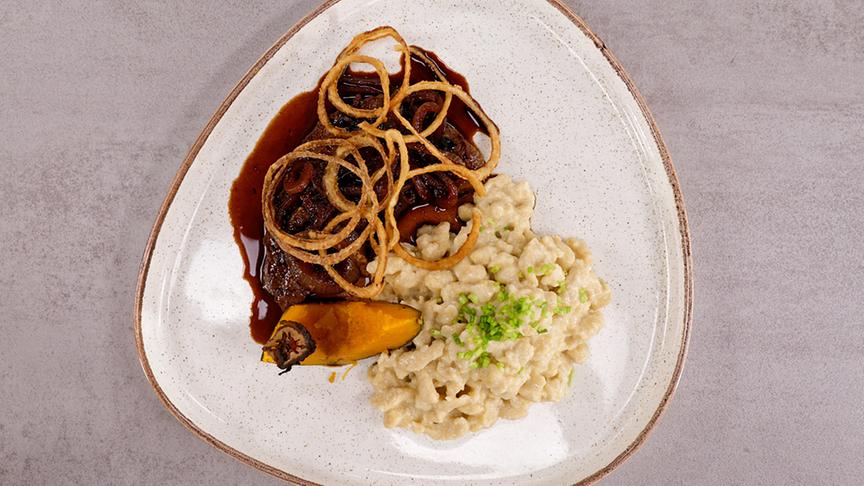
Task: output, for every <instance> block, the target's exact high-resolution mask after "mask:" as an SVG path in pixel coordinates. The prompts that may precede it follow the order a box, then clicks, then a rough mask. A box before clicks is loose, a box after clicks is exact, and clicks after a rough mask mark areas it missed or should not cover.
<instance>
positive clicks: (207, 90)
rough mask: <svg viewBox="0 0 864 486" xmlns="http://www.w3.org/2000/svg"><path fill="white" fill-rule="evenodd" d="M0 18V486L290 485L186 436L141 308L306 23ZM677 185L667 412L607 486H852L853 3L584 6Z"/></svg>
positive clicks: (182, 5) (856, 143) (98, 12)
mask: <svg viewBox="0 0 864 486" xmlns="http://www.w3.org/2000/svg"><path fill="white" fill-rule="evenodd" d="M59 3H60V2H47V1H42V2H23V1H11V2H10V1H9V0H2V1H0V249H2V253H0V255H2V257H0V332H2V334H0V356H2V358H0V361H2V366H0V484H4V485H5V484H10V485H14V484H160V485H174V484H176V485H181V484H182V485H194V484H201V485H205V484H206V485H210V484H262V485H263V484H272V485H276V484H280V482H279V481H277V480H276V479H273V478H271V477H269V476H267V475H265V474H263V473H260V472H258V471H256V470H254V469H252V468H249V467H247V466H244V465H242V464H240V463H239V462H237V461H235V460H233V459H231V458H230V457H228V456H227V455H225V454H222V453H220V452H218V451H216V450H215V449H212V448H211V447H210V446H208V445H206V444H205V443H203V442H202V441H200V440H198V439H196V438H195V437H194V436H193V435H192V434H190V433H189V432H187V431H186V430H185V429H184V428H183V427H182V426H181V425H180V424H179V423H178V422H177V421H176V420H175V419H174V418H173V417H172V416H171V415H170V414H169V413H168V412H167V411H166V410H164V409H163V407H162V405H160V403H159V402H158V400H157V398H156V396H155V394H154V393H153V392H152V391H151V389H150V386H149V385H148V383H147V381H146V379H145V377H144V375H143V373H142V372H141V369H140V366H139V364H138V360H137V357H136V353H135V347H134V342H133V337H132V323H131V316H132V301H133V295H134V287H135V277H136V273H137V270H138V264H139V261H140V256H141V253H142V250H143V248H144V243H145V241H146V238H147V234H148V232H149V229H150V225H151V223H152V221H153V218H154V215H155V214H156V211H157V208H158V207H159V204H160V203H161V201H162V198H163V196H164V193H165V192H166V190H167V188H168V186H169V183H170V181H171V178H172V177H173V174H174V172H175V169H176V168H177V166H178V165H179V163H180V161H181V160H182V158H183V157H184V155H185V153H186V151H187V149H188V148H189V146H190V145H191V144H192V142H193V140H194V139H195V137H196V136H197V134H198V132H199V131H200V130H201V128H202V127H203V126H204V124H205V123H206V121H207V120H208V118H209V117H210V115H211V114H212V112H213V111H214V110H215V109H216V107H217V106H218V105H219V103H220V102H221V100H222V99H223V98H224V97H225V95H226V94H227V93H228V92H229V90H230V89H231V88H232V87H233V85H234V83H235V82H236V81H237V80H238V79H239V78H240V77H241V76H242V75H243V73H244V72H245V71H246V69H248V67H249V66H250V65H251V64H252V63H253V62H254V60H255V59H257V57H258V56H259V55H260V54H261V53H262V52H263V51H264V50H265V49H266V48H267V47H269V46H270V45H271V43H272V42H273V41H274V40H275V39H277V38H278V37H279V36H280V35H281V33H282V32H283V31H285V30H287V29H288V28H289V27H290V25H291V24H293V23H294V22H295V21H296V20H297V19H299V18H300V17H301V16H302V15H303V14H304V13H305V12H307V11H308V10H309V9H310V8H311V7H312V6H313V5H314V4H315V3H316V2H314V1H309V0H305V1H292V2H237V1H233V2H218V3H216V2H188V1H187V2H164V3H157V2H137V1H118V2H103V1H98V2H87V1H71V2H62V3H63V5H59ZM573 6H574V7H575V8H576V11H577V12H578V13H579V14H581V15H582V16H583V17H584V18H585V19H586V20H587V22H588V23H589V25H591V26H592V27H593V28H594V30H595V31H596V32H597V33H598V34H599V35H600V36H601V37H602V38H603V39H604V40H605V41H606V43H607V44H608V45H609V46H610V47H611V48H612V50H613V51H614V52H615V53H616V55H617V56H618V57H619V58H620V59H621V61H622V62H623V64H624V66H625V67H626V68H627V69H628V70H629V72H630V73H631V75H632V76H633V78H634V79H635V80H636V83H637V85H638V86H639V87H640V89H641V90H642V93H643V94H644V95H645V97H646V98H647V100H648V103H649V105H650V106H651V108H652V110H653V112H654V114H655V115H656V117H657V120H658V122H659V124H660V127H661V130H662V131H663V133H664V135H665V137H666V140H667V142H668V144H669V148H670V150H671V152H672V155H673V158H674V160H675V163H676V165H677V168H678V174H679V176H680V178H681V182H682V186H683V189H684V194H685V199H686V202H687V209H688V211H689V214H690V223H691V229H692V234H693V253H694V258H695V273H696V275H695V277H696V296H697V301H696V309H695V319H694V327H693V336H692V340H691V347H690V353H689V358H688V362H687V366H686V368H685V372H684V376H683V379H682V382H681V385H680V388H679V390H678V393H677V395H676V397H675V399H674V400H673V401H672V403H671V405H670V407H669V408H668V411H667V413H666V414H665V416H664V417H663V419H662V421H661V423H660V425H659V427H658V428H657V429H656V430H655V431H654V432H653V433H652V435H651V437H650V438H649V440H648V442H647V443H646V444H645V445H644V446H643V447H642V449H641V450H640V451H639V452H638V453H637V454H636V455H635V456H634V457H633V458H632V459H630V460H629V461H628V462H627V463H625V464H624V465H623V466H622V467H621V468H620V469H619V470H617V471H616V472H615V473H613V474H612V475H611V476H610V477H609V478H608V479H607V480H606V481H605V482H604V484H625V485H629V484H632V485H645V484H650V485H665V484H681V485H684V484H686V485H702V484H706V485H707V484H712V485H713V484H716V485H721V484H722V485H728V484H801V485H804V484H807V485H809V484H848V485H852V484H861V477H864V462H862V460H861V455H862V451H864V411H862V410H864V407H862V402H864V359H862V358H864V326H862V324H864V317H862V315H864V284H862V281H861V278H862V274H864V266H862V265H864V263H862V262H864V243H862V241H861V239H862V238H861V237H862V232H864V196H862V191H861V188H860V186H861V184H862V183H864V172H862V171H864V158H862V153H864V83H862V78H864V29H862V25H864V3H862V2H861V1H860V0H859V1H828V0H819V1H810V2H808V1H802V0H796V1H763V2H750V1H747V0H733V1H729V2H689V1H660V0H653V1H645V2H628V1H623V0H615V1H602V2H601V1H577V2H573Z"/></svg>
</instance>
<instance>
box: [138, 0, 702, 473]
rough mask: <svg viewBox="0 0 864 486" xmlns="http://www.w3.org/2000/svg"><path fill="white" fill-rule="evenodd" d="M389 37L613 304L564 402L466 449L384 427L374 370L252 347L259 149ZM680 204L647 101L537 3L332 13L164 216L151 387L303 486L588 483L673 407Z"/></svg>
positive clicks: (346, 2)
mask: <svg viewBox="0 0 864 486" xmlns="http://www.w3.org/2000/svg"><path fill="white" fill-rule="evenodd" d="M384 24H389V25H392V26H394V27H396V28H397V29H398V30H399V31H400V32H401V33H402V34H403V35H404V36H405V37H406V39H407V40H408V42H409V43H414V44H417V45H420V46H423V47H425V48H428V49H430V50H432V51H434V52H435V53H437V54H438V55H439V56H440V57H441V58H442V59H443V60H444V62H446V63H447V64H448V65H449V66H450V67H452V68H454V69H455V70H457V71H459V72H461V73H462V74H464V75H465V76H466V77H467V78H468V80H469V82H470V85H471V91H472V94H473V95H474V97H475V98H476V99H477V100H478V101H479V102H480V103H481V104H482V105H483V107H484V109H485V110H486V111H487V112H488V113H489V115H490V116H491V117H492V118H493V119H494V120H495V121H496V122H497V123H498V125H499V127H500V128H501V134H502V149H503V157H502V163H501V165H500V166H499V170H500V171H501V172H506V173H509V174H511V175H513V176H514V177H516V178H519V179H527V180H528V181H529V182H530V183H531V184H532V186H533V187H534V188H535V190H536V192H537V200H538V204H537V210H536V214H537V215H536V218H535V220H534V225H535V228H536V229H537V230H538V231H539V232H556V233H561V234H564V235H568V236H578V237H581V238H583V239H585V240H587V241H588V243H589V244H590V246H591V248H592V249H593V251H594V254H595V257H596V269H597V272H598V273H599V274H600V275H601V276H603V277H604V278H605V279H606V280H608V282H609V283H610V285H611V287H612V289H613V292H614V294H613V296H614V297H613V300H612V304H611V305H610V306H609V307H608V308H607V310H606V312H605V315H606V325H605V327H604V328H603V329H602V331H601V332H600V334H599V335H598V336H597V337H596V338H594V339H593V340H592V341H591V344H590V345H591V349H592V353H591V358H590V359H589V360H588V362H587V363H586V364H585V365H583V366H580V367H577V371H576V374H575V379H574V383H573V387H572V393H571V394H570V396H569V397H567V398H566V399H564V400H563V401H562V402H560V403H556V404H539V405H535V406H534V407H533V408H532V409H531V412H530V413H529V415H528V416H527V417H526V418H525V419H522V420H518V421H508V420H502V421H500V422H499V423H498V424H497V425H495V426H494V427H493V428H491V429H489V430H485V431H482V432H479V433H475V434H471V435H469V436H468V437H465V438H464V439H461V440H456V441H451V442H436V441H433V440H430V439H427V438H425V437H422V436H418V435H416V434H413V433H411V432H407V431H405V430H388V429H385V428H384V427H383V426H382V423H381V416H380V415H379V412H378V411H377V410H376V409H375V408H373V407H372V406H371V405H369V404H368V398H369V395H370V392H371V387H370V386H369V385H368V383H367V381H366V378H365V368H366V367H367V366H368V361H367V362H366V363H363V364H362V365H361V366H360V369H357V370H355V371H353V372H352V373H351V374H350V375H348V377H347V379H346V380H344V381H337V382H336V383H334V384H331V383H328V381H327V376H328V375H329V374H330V372H331V369H328V368H322V367H301V368H299V369H296V371H292V372H291V374H290V376H281V377H280V376H277V374H276V373H275V372H274V369H273V368H272V367H270V366H267V365H263V364H261V363H259V362H258V356H259V352H260V348H259V346H258V345H256V344H255V343H254V342H252V340H251V339H250V337H249V331H248V327H247V319H248V315H247V314H248V309H249V303H250V299H251V298H252V294H251V291H250V289H249V288H248V286H247V285H246V283H245V282H244V281H243V279H242V278H241V275H242V269H243V267H242V261H241V258H240V253H239V252H238V249H237V247H236V245H235V244H234V241H233V239H232V232H231V226H230V224H229V220H228V214H227V200H228V194H229V188H230V186H231V183H232V181H233V180H234V178H235V177H236V176H237V174H238V172H239V170H240V166H241V164H242V162H243V160H244V159H245V157H246V155H247V154H248V153H249V152H250V150H251V149H252V147H253V145H254V144H255V142H256V140H257V137H258V135H259V134H260V133H261V132H262V131H263V130H264V128H265V126H266V125H267V122H268V121H269V120H270V119H271V118H272V117H273V116H274V114H275V113H276V112H277V110H278V109H279V108H280V107H281V106H282V105H283V104H284V103H285V102H286V101H287V100H288V99H290V98H291V97H292V96H293V95H295V94H297V93H300V92H302V91H306V90H308V89H310V88H312V87H313V86H314V85H315V82H316V81H317V80H318V78H319V76H321V74H322V73H324V72H325V71H326V70H327V69H328V68H329V67H330V65H331V63H332V61H333V59H334V57H335V56H336V54H337V53H338V52H339V51H340V50H341V49H342V47H343V46H344V45H345V44H346V43H347V42H348V41H349V40H350V39H351V37H353V36H354V35H355V34H357V33H360V32H362V31H364V30H368V29H370V28H372V27H375V26H378V25H384ZM690 274H691V273H690V257H689V242H688V237H687V226H686V220H685V217H684V209H683V205H682V201H681V195H680V193H679V191H678V186H677V181H676V179H675V174H674V171H673V168H672V164H671V162H670V160H669V157H668V154H667V152H666V149H665V147H664V146H663V142H662V141H661V139H660V135H659V133H658V132H657V129H656V127H655V125H654V122H653V120H652V119H651V116H650V114H649V113H648V111H647V109H646V108H645V105H644V103H643V101H642V99H641V98H640V97H639V95H638V93H637V92H636V91H635V88H634V87H633V86H632V83H631V82H630V80H629V78H628V77H627V75H626V74H625V73H624V71H623V69H622V68H621V67H620V66H619V65H618V63H617V62H616V61H615V59H614V58H613V57H612V55H611V54H610V53H609V51H608V50H606V49H605V47H604V46H603V44H602V42H600V41H599V39H597V37H596V36H594V35H593V34H592V33H591V32H590V31H589V30H588V29H587V27H586V26H585V25H584V23H583V22H582V21H581V20H580V19H578V18H577V17H576V16H575V15H573V14H572V13H571V12H569V11H567V10H566V9H565V8H564V7H563V6H562V5H560V4H559V3H557V2H556V1H549V0H504V1H502V0H480V1H472V2H464V1H461V0H460V1H455V0H454V1H442V0H422V1H412V2H405V1H400V0H377V1H376V0H341V1H330V2H328V3H327V4H325V5H323V6H322V7H320V8H319V9H317V10H316V11H315V12H313V13H312V14H311V15H310V16H308V17H307V18H306V19H304V20H303V21H302V22H301V23H300V24H299V25H298V26H295V27H294V28H292V29H291V31H290V32H288V33H287V34H286V35H285V36H284V37H283V38H281V39H280V40H279V42H278V43H277V44H276V45H275V46H274V47H273V48H272V49H271V50H270V51H268V52H267V53H266V54H265V55H264V56H263V57H262V59H261V60H260V61H259V62H258V63H257V64H256V65H255V66H254V67H253V68H252V69H251V70H250V71H249V73H248V74H247V75H246V76H245V77H244V78H243V79H242V80H241V82H240V83H239V84H238V86H237V88H236V89H235V90H234V91H233V92H232V93H231V94H230V95H229V96H228V99H227V100H226V101H225V103H224V104H223V105H222V106H221V107H220V109H219V111H218V112H217V113H216V114H215V115H214V117H213V119H212V120H211V121H210V123H209V124H208V125H207V127H206V128H205V129H204V132H203V133H202V134H201V136H200V137H199V139H198V141H197V142H196V143H195V145H194V146H193V148H192V150H191V151H190V154H189V156H188V158H187V159H186V161H185V162H184V164H183V166H182V167H181V169H180V172H179V174H178V175H177V178H176V180H175V182H174V186H173V187H172V189H171V192H170V193H169V195H168V197H167V198H166V200H165V204H164V206H163V207H162V210H161V212H160V214H159V217H158V220H157V222H156V225H155V227H154V229H153V233H152V236H151V239H150V242H149V244H148V247H147V251H146V254H145V257H144V262H143V265H142V270H141V275H140V280H139V288H138V297H137V302H136V303H137V305H136V309H135V330H136V337H137V341H138V351H139V353H140V358H141V362H142V365H143V367H144V370H145V372H146V374H147V376H148V378H149V379H150V381H151V382H152V384H153V387H154V388H155V390H156V392H157V393H158V395H159V397H160V398H161V399H162V401H163V402H164V403H165V404H166V406H167V407H168V408H169V409H170V411H171V412H172V413H173V414H174V415H175V416H177V418H178V419H180V421H181V422H182V423H183V424H184V425H186V426H187V427H189V428H190V429H191V430H193V431H194V432H195V433H196V434H198V435H199V436H200V437H202V438H203V439H204V440H206V441H208V442H209V443H211V444H213V445H214V446H215V447H217V448H219V449H221V450H223V451H225V452H227V453H229V454H231V455H232V456H235V457H237V458H238V459H240V460H242V461H244V462H246V463H248V464H251V465H253V466H255V467H258V468H260V469H263V470H265V471H267V472H269V473H271V474H274V475H277V476H279V477H282V478H285V479H288V480H291V481H295V482H298V483H303V484H306V483H310V482H311V483H327V484H377V485H385V484H394V485H395V484H406V483H407V482H408V481H409V478H411V483H412V484H427V483H429V484H432V483H434V484H442V483H453V484H456V483H458V484H464V483H477V484H492V483H494V484H541V483H542V484H572V483H580V484H584V483H590V482H592V481H594V480H596V479H597V478H599V477H602V476H603V475H604V474H606V473H607V472H608V471H610V470H611V469H613V468H614V467H615V466H616V465H617V464H618V463H620V462H621V461H622V460H623V459H624V458H626V457H627V456H628V455H629V454H630V453H631V452H632V451H633V450H634V449H635V448H636V447H637V446H638V445H639V444H640V443H641V442H642V441H643V440H644V438H645V435H646V434H647V432H648V431H649V430H650V429H651V427H652V426H653V425H654V423H655V421H656V420H657V418H658V416H659V414H660V413H661V412H662V410H663V407H664V406H665V404H666V401H667V400H668V399H669V397H670V395H671V393H672V391H673V390H674V388H675V385H676V383H677V380H678V377H679V374H680V372H681V366H682V361H683V359H684V354H685V349H686V343H687V336H688V330H689V319H690V309H691V290H692V287H691V281H690Z"/></svg>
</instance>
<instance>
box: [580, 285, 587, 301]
mask: <svg viewBox="0 0 864 486" xmlns="http://www.w3.org/2000/svg"><path fill="white" fill-rule="evenodd" d="M579 302H581V303H583V304H584V303H586V302H588V289H586V288H584V287H583V288H580V289H579Z"/></svg>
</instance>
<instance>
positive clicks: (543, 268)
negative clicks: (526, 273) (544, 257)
mask: <svg viewBox="0 0 864 486" xmlns="http://www.w3.org/2000/svg"><path fill="white" fill-rule="evenodd" d="M552 270H555V264H554V263H544V264H543V265H540V267H538V268H537V275H546V274H547V273H549V272H551V271H552Z"/></svg>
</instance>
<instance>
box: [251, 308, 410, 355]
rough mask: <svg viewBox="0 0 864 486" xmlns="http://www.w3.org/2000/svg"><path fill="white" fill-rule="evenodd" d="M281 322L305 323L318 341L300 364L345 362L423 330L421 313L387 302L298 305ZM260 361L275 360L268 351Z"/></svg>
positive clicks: (399, 343)
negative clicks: (312, 351) (313, 349)
mask: <svg viewBox="0 0 864 486" xmlns="http://www.w3.org/2000/svg"><path fill="white" fill-rule="evenodd" d="M281 320H282V321H296V322H299V323H300V324H302V325H303V326H304V327H305V328H306V329H307V330H308V331H309V334H311V335H312V339H314V341H315V348H316V349H315V352H314V353H312V354H311V355H309V356H308V357H307V358H305V359H304V360H303V361H301V362H300V364H301V365H345V364H350V363H354V362H356V361H358V360H361V359H363V358H368V357H370V356H374V355H376V354H379V353H382V352H384V351H387V350H388V349H395V348H399V347H401V346H404V345H405V344H407V343H408V342H409V341H411V339H413V338H414V336H416V335H417V333H419V332H420V328H421V325H420V312H419V311H418V310H417V309H414V308H413V307H409V306H407V305H401V304H391V303H388V302H353V301H346V302H325V303H314V304H297V305H292V306H291V307H289V308H288V309H287V310H286V311H285V313H283V314H282V318H281ZM261 361H263V362H265V363H274V362H275V361H274V359H273V357H272V356H270V354H269V353H267V352H264V353H263V354H262V355H261Z"/></svg>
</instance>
